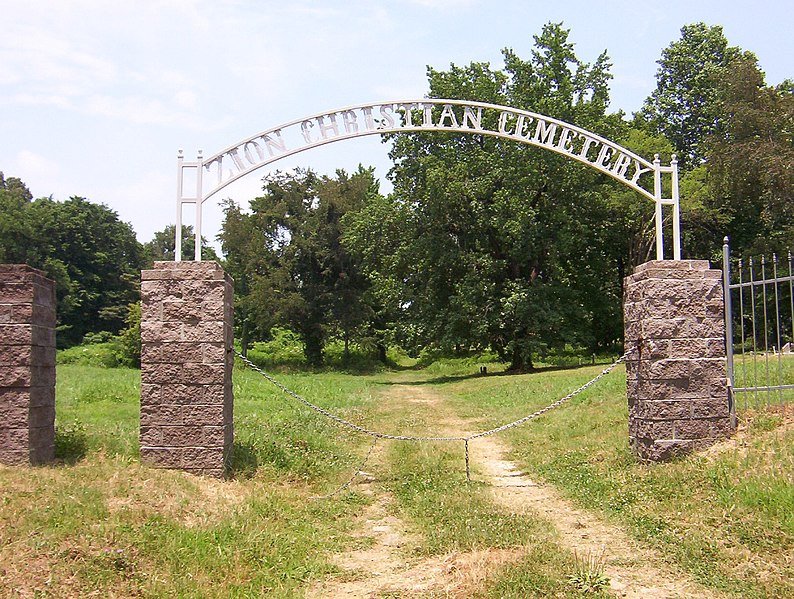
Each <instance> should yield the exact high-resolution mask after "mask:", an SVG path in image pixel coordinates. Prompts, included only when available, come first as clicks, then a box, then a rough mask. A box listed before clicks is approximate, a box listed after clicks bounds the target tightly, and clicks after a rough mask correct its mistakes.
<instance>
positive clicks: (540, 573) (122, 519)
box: [0, 362, 794, 597]
mask: <svg viewBox="0 0 794 599" xmlns="http://www.w3.org/2000/svg"><path fill="white" fill-rule="evenodd" d="M488 367H489V372H495V371H498V370H499V369H498V368H497V367H496V365H492V364H489V365H488ZM600 368H601V367H591V366H588V367H581V368H572V369H568V370H565V369H557V370H545V371H539V372H537V373H533V374H526V375H504V374H501V373H499V372H496V373H495V374H494V375H488V376H473V375H472V373H474V372H476V371H477V365H475V364H472V363H469V362H449V363H445V364H440V365H434V366H433V367H431V368H428V369H425V370H421V371H403V372H383V373H375V374H367V375H350V374H337V373H328V372H326V373H320V374H312V373H293V374H289V373H284V374H279V375H278V378H279V379H280V380H281V381H282V382H284V383H285V384H286V385H287V386H289V387H290V388H292V389H293V390H295V391H296V392H298V393H300V394H301V395H303V396H305V397H307V398H309V399H311V400H312V401H315V402H316V403H319V404H320V405H322V406H323V407H326V408H328V409H330V410H332V411H334V412H336V413H338V414H340V415H341V416H343V417H345V418H347V419H348V420H351V421H354V422H356V423H358V424H361V425H363V426H367V427H373V428H377V429H380V430H384V431H386V432H408V431H410V432H421V431H423V430H434V428H437V426H438V422H437V419H436V418H435V414H434V412H433V410H432V409H427V410H424V411H423V410H419V409H414V408H411V407H410V406H408V405H407V404H405V405H398V404H397V403H394V404H393V405H392V404H390V403H389V402H385V401H384V399H383V398H384V397H385V396H384V389H386V388H388V387H389V386H390V385H393V384H394V383H395V382H402V383H405V382H407V383H410V384H421V385H425V386H427V387H428V388H431V389H432V390H433V392H435V393H438V394H439V395H441V396H443V397H445V398H447V406H448V409H450V410H452V411H453V412H454V413H456V414H457V415H458V416H459V417H461V418H465V419H469V420H470V421H474V422H476V423H477V426H478V427H479V428H488V427H490V426H492V425H494V424H502V423H504V422H507V421H510V420H513V419H515V418H518V417H520V416H523V415H525V414H527V413H529V412H532V411H534V410H536V409H537V408H539V407H542V406H544V405H546V404H548V403H550V402H551V401H554V400H556V399H558V398H559V397H561V396H563V395H566V394H567V393H568V392H569V391H571V390H572V389H574V388H576V387H577V386H579V385H580V384H581V383H583V382H585V381H586V380H589V379H590V378H592V376H594V374H596V373H597V372H598V371H599V370H600ZM138 386H139V373H138V371H136V370H127V369H103V368H97V367H90V366H79V365H61V366H59V367H58V387H57V407H58V421H57V453H58V456H59V463H57V464H54V465H51V466H46V467H39V468H11V467H1V466H0V596H10V597H17V596H18V597H28V596H53V597H77V596H86V595H88V594H90V593H94V594H96V596H107V597H130V596H139V597H166V596H168V597H171V596H175V597H257V596H272V597H301V596H303V594H304V592H305V591H306V589H307V587H308V586H309V585H310V584H311V583H312V581H317V580H319V579H322V578H324V577H326V576H328V575H332V574H339V570H338V568H337V567H336V566H334V565H332V562H331V560H330V555H332V554H333V553H338V552H341V551H344V550H346V549H349V548H350V547H352V546H355V545H356V543H360V541H359V540H357V539H356V538H355V537H354V535H352V534H351V531H352V529H353V527H354V523H355V518H356V516H357V515H359V514H361V513H362V510H363V509H364V508H365V506H366V505H367V504H369V503H370V502H372V501H373V498H372V497H371V496H367V495H364V494H362V493H360V492H358V491H357V490H356V487H355V486H354V487H352V489H351V490H348V491H345V492H342V493H338V494H336V495H334V496H333V497H332V498H331V499H324V500H317V499H314V497H315V496H317V495H323V494H326V493H328V492H330V491H333V490H334V489H336V488H337V487H338V486H339V485H340V484H341V483H342V482H344V481H345V480H346V479H347V478H348V477H349V475H350V474H351V473H352V472H353V471H354V469H355V468H356V467H357V466H358V464H359V463H360V460H361V458H362V456H363V455H365V453H366V452H367V449H368V447H369V443H370V440H369V439H368V438H367V437H364V436H362V435H358V434H351V433H349V432H348V431H346V430H342V429H340V428H339V427H338V426H336V425H334V424H332V423H329V421H327V420H326V419H324V418H322V417H319V416H317V415H316V414H315V413H313V412H311V411H310V410H308V409H307V408H305V407H304V406H302V405H300V404H297V403H296V402H294V401H293V400H290V399H289V398H287V397H286V396H284V394H283V393H282V392H280V391H278V390H277V389H275V388H274V387H272V386H270V385H269V384H268V383H266V382H265V381H264V380H262V379H261V378H260V377H259V376H258V375H256V374H254V373H251V372H248V371H243V370H235V373H234V393H235V448H234V449H235V453H234V476H233V479H232V480H229V481H216V480H210V479H203V478H197V477H192V476H190V475H187V474H184V473H181V472H174V471H164V470H155V469H150V468H147V467H144V466H142V465H140V464H139V462H138V401H139V398H138ZM788 407H789V408H790V409H791V408H792V406H791V405H790V404H789V405H788ZM791 411H794V409H791ZM788 414H789V420H788V421H787V422H788V423H787V424H786V423H783V422H782V420H783V418H782V417H781V416H780V415H779V414H777V413H775V412H758V411H751V410H745V411H743V412H741V413H740V417H741V421H742V423H743V430H742V434H741V439H742V442H741V444H734V445H733V446H730V447H726V448H725V449H724V450H723V451H721V452H716V451H715V452H710V453H708V454H706V455H704V456H696V457H690V458H686V459H682V460H680V461H677V462H674V463H672V464H659V465H643V464H638V463H636V462H635V461H634V460H633V458H632V456H631V454H630V452H629V450H628V448H627V446H626V445H627V443H626V439H627V435H626V401H625V378H624V376H623V374H622V371H620V370H619V371H616V372H614V373H612V374H611V375H609V376H608V377H606V378H605V379H604V380H602V381H601V382H600V383H599V384H598V385H597V386H596V387H593V388H591V389H590V390H588V391H587V393H586V395H582V396H580V397H578V398H576V399H574V400H573V401H572V402H571V403H570V404H568V405H566V406H564V407H562V408H560V409H559V410H556V411H553V412H550V413H548V414H545V415H544V416H542V417H541V418H539V419H537V420H535V421H532V422H530V423H528V424H526V425H525V426H522V427H520V428H517V429H513V430H511V431H510V432H509V433H508V434H506V435H505V436H504V437H502V439H503V441H505V442H507V443H508V444H509V445H510V446H511V447H512V449H513V459H514V460H515V461H517V462H518V463H519V464H520V465H521V466H522V467H523V468H525V469H526V471H527V472H529V473H530V474H531V475H532V476H533V477H542V478H544V479H545V480H547V481H549V482H551V483H553V484H554V485H556V486H557V487H558V488H559V489H560V490H562V491H563V492H564V493H565V494H566V495H567V496H568V497H570V498H571V499H572V500H574V501H575V502H576V503H578V504H579V505H581V506H583V507H585V508H588V509H591V510H594V511H596V512H599V513H602V514H604V515H605V516H606V517H607V518H609V519H610V520H612V521H613V522H616V523H619V524H620V525H621V526H623V527H625V528H626V529H627V530H629V531H630V532H631V533H632V534H633V535H634V536H635V537H637V538H638V539H641V540H642V541H644V542H647V543H648V544H650V545H652V546H654V547H656V548H657V549H659V550H660V551H661V552H662V553H663V554H664V555H665V556H666V559H668V560H669V561H670V562H671V563H673V564H676V565H678V566H679V567H681V568H683V569H685V570H687V571H688V572H690V573H691V575H692V576H693V577H694V578H696V579H697V580H699V581H700V582H702V583H703V584H705V585H707V586H710V587H712V588H715V589H718V590H721V591H724V592H725V593H726V594H728V595H733V596H737V597H785V596H794V582H792V581H794V564H792V557H791V547H794V438H792V435H793V434H794V433H793V432H792V431H793V429H792V426H791V423H790V415H791V412H789V413H788ZM473 443H476V441H474V442H473ZM384 447H385V451H384V452H383V456H382V459H381V461H382V463H379V464H378V468H380V469H382V470H381V471H380V473H379V478H380V479H381V481H382V483H381V488H382V490H383V492H388V493H389V494H390V495H391V496H392V497H393V498H394V507H393V509H394V510H395V513H396V514H397V515H398V516H399V517H400V518H402V519H404V520H405V521H406V522H408V523H409V525H410V526H411V527H412V529H413V530H414V531H415V532H416V535H417V538H418V539H420V541H419V546H418V548H417V549H416V551H417V552H418V555H437V554H444V553H446V552H450V551H468V550H472V549H487V548H510V547H516V546H522V547H524V548H525V551H526V553H525V555H524V557H523V558H522V559H521V560H519V561H518V562H517V563H513V564H512V565H509V566H505V567H503V568H501V569H499V570H496V571H489V572H487V576H485V577H484V581H483V584H482V588H481V589H480V591H479V592H480V596H483V597H529V596H535V597H544V596H550V595H551V596H561V597H579V596H590V597H592V596H600V595H603V593H604V592H603V591H596V592H594V593H593V592H591V593H588V592H586V591H583V590H581V589H578V588H576V587H575V586H572V585H571V584H570V577H571V573H572V572H575V568H576V558H575V556H573V555H572V554H570V553H569V552H567V551H566V550H564V549H563V548H561V547H560V546H559V545H558V544H557V543H556V541H555V539H554V535H553V534H552V533H551V532H550V530H549V526H548V523H546V522H544V521H543V520H542V519H540V518H533V517H529V516H520V515H516V514H509V513H505V512H504V511H500V510H498V509H496V508H495V506H494V504H493V502H492V500H491V498H490V496H489V494H488V489H487V487H486V486H485V485H483V484H482V483H468V484H467V483H466V482H465V472H464V471H463V461H462V455H461V447H460V446H459V444H407V443H389V444H385V445H384Z"/></svg>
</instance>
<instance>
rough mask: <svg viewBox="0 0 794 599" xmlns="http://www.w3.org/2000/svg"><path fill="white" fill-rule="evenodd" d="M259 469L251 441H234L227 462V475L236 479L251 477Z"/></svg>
mask: <svg viewBox="0 0 794 599" xmlns="http://www.w3.org/2000/svg"><path fill="white" fill-rule="evenodd" d="M258 469H259V459H258V458H257V456H256V448H255V447H254V445H253V444H251V443H240V442H239V441H235V442H234V445H233V446H232V456H231V459H230V462H229V477H230V478H236V479H248V478H253V477H254V475H255V474H256V471H257V470H258Z"/></svg>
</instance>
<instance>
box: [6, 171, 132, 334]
mask: <svg viewBox="0 0 794 599" xmlns="http://www.w3.org/2000/svg"><path fill="white" fill-rule="evenodd" d="M0 222H1V223H2V225H0V227H2V233H3V235H2V236H1V237H0V259H2V260H3V261H4V262H9V263H26V264H29V265H31V266H34V267H36V268H40V269H42V270H43V271H44V272H45V273H47V275H48V276H49V277H51V278H52V279H54V280H55V282H56V294H57V297H58V307H57V313H58V325H59V326H58V343H59V345H62V346H70V345H74V344H75V343H79V342H80V341H81V340H82V338H83V336H84V335H85V334H86V333H90V332H97V331H111V332H113V333H115V332H118V331H119V330H120V329H121V328H122V327H123V326H124V319H125V317H126V311H127V305H128V304H129V303H131V302H133V301H137V299H138V279H139V276H140V273H139V271H140V268H141V266H142V265H143V254H142V251H141V246H140V244H139V243H138V241H137V240H136V239H135V233H134V231H133V230H132V227H131V226H130V225H129V224H127V223H123V222H121V221H120V220H119V218H118V215H117V214H116V212H115V211H113V210H111V209H109V208H108V207H107V206H104V205H102V204H93V203H91V202H89V201H87V200H86V199H85V198H80V197H72V198H70V199H69V200H66V201H65V202H55V201H53V200H52V199H49V198H41V199H38V200H35V201H33V200H32V196H31V194H30V192H29V191H28V190H27V188H26V187H25V185H24V184H23V183H22V182H21V181H20V180H19V179H15V178H13V177H12V178H9V179H8V180H6V179H4V178H3V177H2V176H0Z"/></svg>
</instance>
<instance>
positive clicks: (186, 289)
mask: <svg viewBox="0 0 794 599" xmlns="http://www.w3.org/2000/svg"><path fill="white" fill-rule="evenodd" d="M141 279H142V282H141V296H142V304H143V306H142V322H141V341H142V347H141V383H142V384H141V457H142V459H143V460H144V461H145V462H146V463H148V464H151V465H153V466H155V467H162V468H178V469H181V470H185V471H188V472H193V473H200V474H207V475H210V476H219V475H221V474H222V473H223V471H224V468H225V464H226V460H225V458H224V456H228V455H229V454H230V452H231V447H232V441H233V438H232V431H233V428H232V416H233V414H232V412H233V398H232V386H231V365H232V364H233V360H230V359H229V356H230V355H231V348H232V344H233V340H234V339H233V322H232V316H233V309H232V305H231V302H232V299H233V291H232V281H231V279H230V278H229V277H228V275H226V274H225V273H224V272H223V270H222V269H221V268H220V267H219V266H218V265H217V264H215V263H214V262H213V263H209V262H200V263H196V262H180V263H174V262H157V263H155V268H154V269H152V270H151V271H144V272H143V273H142V274H141Z"/></svg>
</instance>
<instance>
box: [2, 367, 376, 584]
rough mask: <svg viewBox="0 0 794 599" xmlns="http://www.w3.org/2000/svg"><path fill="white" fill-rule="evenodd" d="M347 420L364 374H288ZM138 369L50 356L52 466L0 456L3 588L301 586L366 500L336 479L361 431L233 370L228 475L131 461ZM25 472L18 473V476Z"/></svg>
mask: <svg viewBox="0 0 794 599" xmlns="http://www.w3.org/2000/svg"><path fill="white" fill-rule="evenodd" d="M282 378H285V382H287V383H288V384H289V385H290V386H292V387H293V388H295V389H297V390H299V391H300V392H303V393H306V394H307V395H308V396H312V397H315V398H319V399H320V401H321V402H323V404H324V406H325V407H330V408H332V409H334V410H335V411H338V412H340V413H341V414H343V415H345V416H346V417H348V418H351V419H361V418H364V417H365V415H366V413H367V411H368V409H369V407H368V403H369V401H370V400H369V394H368V385H369V384H370V383H369V382H368V381H367V380H366V379H363V378H361V377H349V376H348V377H346V376H340V375H327V376H324V377H319V378H318V377H311V376H309V375H293V376H284V377H282ZM139 384H140V374H139V371H137V370H126V369H107V368H100V367H92V366H83V365H61V366H59V367H58V384H57V399H56V401H57V409H58V420H57V424H56V430H57V432H56V452H57V457H58V459H59V462H60V463H58V464H55V465H52V466H47V467H41V468H34V469H22V470H20V469H15V468H2V467H0V595H2V596H15V594H16V593H18V592H19V593H22V596H27V595H28V594H36V593H38V594H41V595H43V596H48V595H49V594H52V595H54V596H64V597H71V596H81V595H86V594H88V593H90V592H96V593H99V594H100V595H102V596H120V597H127V596H133V595H135V596H144V597H163V596H177V597H199V596H200V597H213V596H217V597H249V596H250V597H255V596H262V595H265V594H266V595H268V596H275V597H279V596H284V597H298V596H302V593H303V590H302V589H304V588H305V586H306V585H307V583H308V582H309V581H312V580H317V579H320V578H322V577H323V576H325V575H327V574H328V573H329V572H332V571H334V568H333V567H332V566H331V565H330V563H329V561H328V554H329V553H330V552H334V551H339V550H342V549H343V548H344V547H345V546H347V544H349V543H350V542H351V541H350V539H349V538H348V537H347V536H346V535H345V534H344V533H345V532H346V531H347V530H348V529H349V528H350V525H351V521H352V518H354V517H355V515H356V514H357V513H358V512H359V511H360V509H361V507H362V505H363V504H364V503H365V500H364V499H363V498H362V497H361V496H358V495H355V494H340V495H338V496H336V497H335V498H333V499H332V500H326V501H316V500H313V499H311V497H312V496H313V495H315V494H318V493H321V492H326V491H328V490H330V489H333V488H335V487H336V486H337V485H338V484H339V483H340V482H341V480H343V479H344V478H345V477H347V476H348V475H349V473H350V471H351V468H352V464H353V463H356V462H357V461H359V460H360V457H361V455H362V454H363V451H364V450H365V445H366V441H365V440H363V439H360V438H355V439H350V438H349V437H348V436H347V435H345V436H342V435H340V434H339V431H338V430H335V429H336V427H334V426H333V425H329V424H328V423H327V421H326V420H325V419H323V418H321V417H318V416H317V415H315V414H314V413H313V412H311V411H309V410H308V409H306V408H304V407H301V406H299V405H297V404H296V403H295V402H294V400H290V399H289V398H287V397H286V396H284V394H283V393H282V392H280V391H278V390H276V389H275V388H274V387H272V386H270V385H269V383H266V382H264V381H262V380H261V379H260V378H258V376H256V375H254V374H253V373H250V372H244V371H236V372H235V376H234V386H235V389H234V390H235V395H236V411H235V421H236V423H235V424H236V429H237V434H236V441H235V464H234V466H235V475H236V479H235V480H232V481H214V480H207V479H202V478H195V477H192V476H190V475H187V474H184V473H181V472H174V471H162V470H153V469H150V468H146V467H144V466H141V465H140V464H139V463H138V458H137V452H138V404H139V391H138V389H139ZM21 473H24V476H20V474H21Z"/></svg>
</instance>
